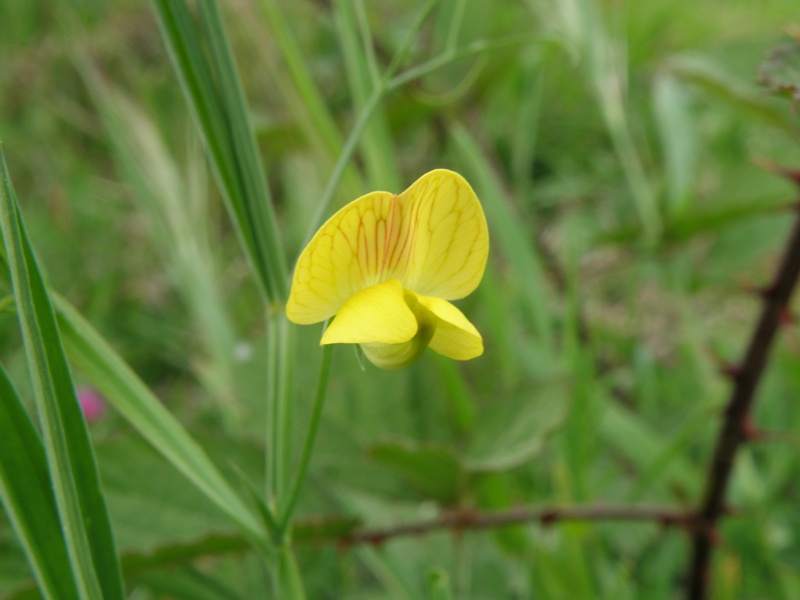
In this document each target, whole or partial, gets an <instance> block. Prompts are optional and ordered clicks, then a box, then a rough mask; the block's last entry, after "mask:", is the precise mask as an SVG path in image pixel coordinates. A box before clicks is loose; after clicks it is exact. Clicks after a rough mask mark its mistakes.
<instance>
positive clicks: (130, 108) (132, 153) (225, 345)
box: [79, 56, 238, 431]
mask: <svg viewBox="0 0 800 600" xmlns="http://www.w3.org/2000/svg"><path fill="white" fill-rule="evenodd" d="M81 59H82V60H81V61H79V68H80V71H81V74H82V75H83V77H84V80H85V81H86V85H87V87H88V89H89V91H90V93H91V95H92V98H93V99H94V101H95V104H96V105H97V106H98V108H99V109H100V115H101V117H102V120H103V123H104V125H105V128H106V131H107V132H108V136H109V138H110V140H111V143H112V147H113V149H114V153H115V155H116V159H117V161H118V163H119V165H120V169H121V171H122V173H123V174H124V176H125V177H126V179H128V180H129V181H130V182H131V183H132V184H133V186H134V189H135V190H136V198H137V200H139V201H140V205H141V206H142V207H143V208H144V213H145V214H146V215H147V217H148V220H149V223H150V224H151V227H152V229H153V235H152V239H153V240H154V242H155V243H156V245H158V246H159V247H160V249H161V252H162V254H163V257H164V260H165V262H166V264H167V267H168V272H169V274H170V275H171V279H172V280H173V285H174V286H175V289H176V291H177V292H178V293H179V294H180V296H181V299H182V300H183V302H184V304H185V305H186V306H187V307H188V309H189V312H190V314H191V316H192V323H193V324H195V326H196V329H197V333H198V337H199V338H200V340H201V342H202V349H201V350H199V353H200V354H201V355H202V358H201V360H195V361H194V362H195V363H198V366H196V370H197V375H198V378H199V379H200V381H201V382H202V383H203V385H204V386H205V388H206V389H207V390H208V392H209V393H210V394H212V395H213V397H214V398H215V400H216V401H217V404H218V405H219V407H220V412H221V415H222V419H223V422H224V423H225V425H226V427H227V429H228V430H229V431H233V430H235V428H236V426H237V423H238V415H237V412H236V407H235V406H234V401H235V399H234V391H233V390H234V381H233V379H234V375H233V369H234V364H233V361H234V344H235V334H234V331H233V326H232V324H231V322H230V319H229V315H228V314H227V312H226V310H225V308H224V306H223V302H222V298H221V297H220V290H219V287H218V285H217V281H216V278H217V274H216V273H215V272H214V260H213V258H212V253H211V249H210V244H209V241H208V231H207V229H208V228H207V223H208V222H209V217H208V213H207V210H206V206H205V198H204V192H203V191H201V190H194V189H191V186H189V185H187V184H186V183H185V182H184V179H185V177H184V173H182V172H181V170H180V168H179V167H178V164H177V161H176V159H175V157H174V156H173V155H172V154H171V152H170V150H169V148H168V147H167V144H166V142H165V140H164V136H163V135H162V133H161V132H160V131H159V130H158V129H157V127H156V125H155V123H154V122H153V121H152V120H151V119H150V118H149V117H148V115H147V114H146V113H145V112H144V111H143V110H142V109H141V108H140V107H138V106H136V105H135V104H134V103H133V102H132V101H131V100H129V99H128V98H126V97H125V96H124V95H123V94H122V92H120V91H119V90H117V89H115V88H114V87H113V86H112V85H110V84H109V83H107V82H106V81H104V80H103V78H102V76H101V75H100V73H99V72H98V71H97V69H96V68H95V67H94V65H93V64H92V63H91V62H90V59H89V58H88V56H81ZM202 160H203V159H202V156H201V155H200V153H199V152H192V153H190V154H189V156H188V157H187V160H186V162H187V164H188V165H189V167H194V168H195V170H199V169H201V168H204V164H202Z"/></svg>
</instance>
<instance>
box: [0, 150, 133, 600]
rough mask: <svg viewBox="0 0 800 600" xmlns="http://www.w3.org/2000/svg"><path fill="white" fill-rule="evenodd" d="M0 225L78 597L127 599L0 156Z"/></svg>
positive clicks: (43, 292) (84, 435)
mask: <svg viewBox="0 0 800 600" xmlns="http://www.w3.org/2000/svg"><path fill="white" fill-rule="evenodd" d="M0 163H1V164H2V171H3V186H2V188H0V225H2V231H3V244H4V247H5V253H6V258H7V261H8V265H9V268H10V271H11V279H12V282H13V288H14V297H15V299H16V304H17V312H18V315H19V320H20V326H21V329H22V337H23V341H24V344H25V353H26V358H27V362H28V369H29V371H30V374H31V379H32V381H33V390H34V397H35V399H36V405H37V412H38V413H39V419H40V422H41V427H42V438H43V442H44V448H45V451H46V455H47V462H48V466H49V469H50V477H51V480H52V486H53V492H54V495H55V501H56V506H57V508H58V514H59V517H60V520H61V526H62V529H63V532H64V537H65V541H66V548H67V553H68V555H69V558H70V562H71V565H72V568H73V574H74V576H75V581H76V584H77V589H78V591H79V597H81V598H86V599H94V598H97V599H101V598H102V599H104V600H114V599H117V598H119V599H122V598H123V591H122V577H121V575H120V569H119V562H118V559H117V553H116V548H115V546H114V538H113V535H112V533H111V525H110V523H109V519H108V511H107V509H106V504H105V499H104V498H103V492H102V489H101V487H100V480H99V477H98V474H97V465H96V464H95V460H94V454H93V452H92V447H91V444H90V442H89V435H88V432H87V430H86V423H85V421H84V419H83V413H82V412H81V409H80V405H79V404H78V399H77V396H76V394H75V388H74V387H73V384H72V375H71V374H70V370H69V366H68V365H67V359H66V356H65V355H64V349H63V348H62V346H61V337H60V335H59V331H58V327H57V325H56V320H55V315H54V313H53V306H52V304H51V301H50V297H49V296H48V293H47V289H46V288H45V284H44V280H43V278H42V274H41V272H40V270H39V266H38V264H37V262H36V258H35V257H34V254H33V248H32V247H31V244H30V241H29V240H28V235H27V232H26V231H25V227H24V224H23V222H22V217H21V216H20V214H19V207H18V204H17V199H16V196H15V194H14V190H13V188H12V186H11V181H10V178H9V175H8V170H7V168H6V163H5V157H4V156H3V154H2V152H1V151H0Z"/></svg>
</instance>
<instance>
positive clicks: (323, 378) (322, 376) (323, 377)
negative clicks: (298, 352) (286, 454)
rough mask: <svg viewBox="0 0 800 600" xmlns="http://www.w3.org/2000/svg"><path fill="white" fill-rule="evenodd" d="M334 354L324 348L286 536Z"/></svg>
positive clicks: (284, 522)
mask: <svg viewBox="0 0 800 600" xmlns="http://www.w3.org/2000/svg"><path fill="white" fill-rule="evenodd" d="M332 354H333V346H331V345H328V346H324V347H323V348H322V362H321V364H320V368H319V378H318V379H317V392H316V395H315V397H314V406H313V408H312V409H311V420H310V421H309V424H308V431H307V432H306V439H305V442H304V443H303V453H302V455H301V456H300V464H299V466H298V468H297V472H296V474H295V478H294V481H293V482H292V489H291V492H290V493H289V499H288V501H287V503H286V507H285V508H284V510H283V514H282V516H281V520H280V525H279V531H280V532H281V534H282V535H283V534H285V533H286V530H287V528H288V527H289V522H290V521H291V518H292V513H293V512H294V508H295V505H296V504H297V499H298V497H299V496H300V488H301V487H302V486H303V481H304V480H305V477H306V472H307V471H308V465H309V463H310V462H311V453H312V451H313V449H314V441H315V440H316V438H317V430H318V429H319V421H320V417H321V416H322V407H323V406H324V405H325V395H326V392H327V390H328V378H329V376H330V372H331V356H332Z"/></svg>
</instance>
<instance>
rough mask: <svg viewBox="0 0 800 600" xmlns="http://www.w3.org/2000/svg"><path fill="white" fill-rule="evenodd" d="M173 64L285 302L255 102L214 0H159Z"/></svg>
mask: <svg viewBox="0 0 800 600" xmlns="http://www.w3.org/2000/svg"><path fill="white" fill-rule="evenodd" d="M152 2H153V6H154V8H155V11H156V15H157V17H158V21H159V25H160V27H161V32H162V35H163V37H164V40H165V41H166V43H167V47H168V49H169V53H170V57H171V59H172V62H173V66H174V68H175V70H176V72H177V74H178V77H179V79H180V82H181V86H182V88H183V91H184V95H185V96H186V100H187V102H188V103H189V105H190V107H191V109H192V112H193V114H194V115H195V119H196V121H197V125H198V128H199V129H200V132H201V134H202V136H203V139H204V141H205V143H206V147H207V149H208V153H209V158H210V161H211V164H212V166H213V167H214V172H215V173H216V174H217V179H218V182H219V185H220V188H221V190H222V195H223V198H224V199H225V201H226V205H227V208H228V213H229V215H230V218H231V220H232V221H233V224H234V228H235V229H236V231H237V234H238V236H239V240H240V243H241V245H242V248H243V250H244V253H245V255H246V256H247V258H248V261H249V262H250V265H251V268H252V269H253V271H254V274H255V276H256V280H257V282H258V284H259V287H260V289H261V291H262V292H263V294H264V298H265V300H267V301H268V302H270V303H271V304H272V305H273V306H277V305H281V304H282V303H283V302H284V301H285V300H286V297H287V294H288V284H287V267H286V261H285V258H284V253H283V247H282V245H281V242H280V236H279V233H278V224H277V219H276V216H275V211H274V208H273V205H272V199H271V197H270V193H269V189H268V188H267V185H266V177H265V175H264V171H263V168H262V166H261V162H260V158H259V156H258V149H257V146H256V142H255V137H254V135H253V129H252V127H251V125H250V122H249V112H248V105H247V102H246V100H245V97H244V92H243V90H242V86H241V82H240V79H239V75H238V71H237V69H236V66H235V63H234V60H233V55H232V52H231V48H230V43H229V42H228V39H227V36H226V34H225V29H224V27H223V24H222V17H221V14H220V12H219V7H218V6H217V3H216V2H215V1H214V0H202V1H201V2H200V3H199V13H200V19H199V20H200V26H199V27H198V25H197V24H196V23H195V21H194V19H193V18H192V15H191V13H190V12H189V8H188V7H187V5H186V3H185V1H184V0H180V1H175V2H170V1H168V0H152Z"/></svg>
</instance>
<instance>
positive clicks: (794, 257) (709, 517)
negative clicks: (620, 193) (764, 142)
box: [687, 173, 800, 600]
mask: <svg viewBox="0 0 800 600" xmlns="http://www.w3.org/2000/svg"><path fill="white" fill-rule="evenodd" d="M790 178H791V179H793V180H794V181H795V183H798V184H800V173H796V174H795V173H792V176H791V177H790ZM799 276H800V208H799V209H798V216H796V217H795V222H794V226H793V229H792V233H791V235H790V237H789V240H788V242H787V243H786V249H785V251H784V255H783V259H782V261H781V264H780V267H779V268H778V272H777V273H776V274H775V277H774V279H773V281H772V283H771V284H770V285H769V286H767V287H766V288H764V290H763V291H762V294H761V296H762V298H763V302H764V304H763V307H762V309H761V315H760V317H759V319H758V323H757V324H756V327H755V329H754V331H753V334H752V337H751V338H750V343H749V344H748V347H747V351H746V352H745V355H744V359H743V360H742V362H741V364H740V365H739V366H737V367H733V368H730V369H728V371H727V374H728V375H729V376H730V378H731V380H732V382H733V389H732V390H731V395H730V399H729V400H728V403H727V405H726V408H725V412H724V414H723V422H722V427H721V429H720V432H719V435H718V437H717V442H716V446H715V449H714V455H713V459H712V461H711V464H710V465H709V469H708V476H707V477H706V489H705V493H704V495H703V499H702V502H701V504H700V507H699V509H698V511H697V514H696V515H695V521H694V522H695V525H696V526H695V527H694V529H693V533H692V561H691V563H690V567H689V582H688V588H687V598H688V599H689V600H704V599H705V598H706V597H707V596H708V591H709V572H710V565H711V554H712V551H713V549H714V545H715V540H716V539H717V537H718V535H717V529H716V528H717V522H718V521H719V519H720V517H721V516H722V515H723V514H724V512H725V496H726V493H727V490H728V485H729V483H730V478H731V473H732V471H733V465H734V459H735V457H736V453H737V451H738V450H739V448H740V447H741V445H742V444H744V443H746V442H747V441H750V440H752V439H757V438H758V429H757V428H756V427H755V426H754V425H753V423H752V420H751V409H752V406H753V401H754V399H755V392H756V388H757V387H758V383H759V381H760V380H761V375H762V373H763V372H764V367H765V366H766V364H767V359H768V357H769V353H770V350H771V348H772V346H773V342H774V340H775V334H776V332H777V331H778V329H779V328H780V327H781V325H782V324H784V323H786V320H787V319H786V315H787V314H789V301H790V298H791V296H792V291H793V290H794V287H795V284H796V283H797V279H798V277H799Z"/></svg>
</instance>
